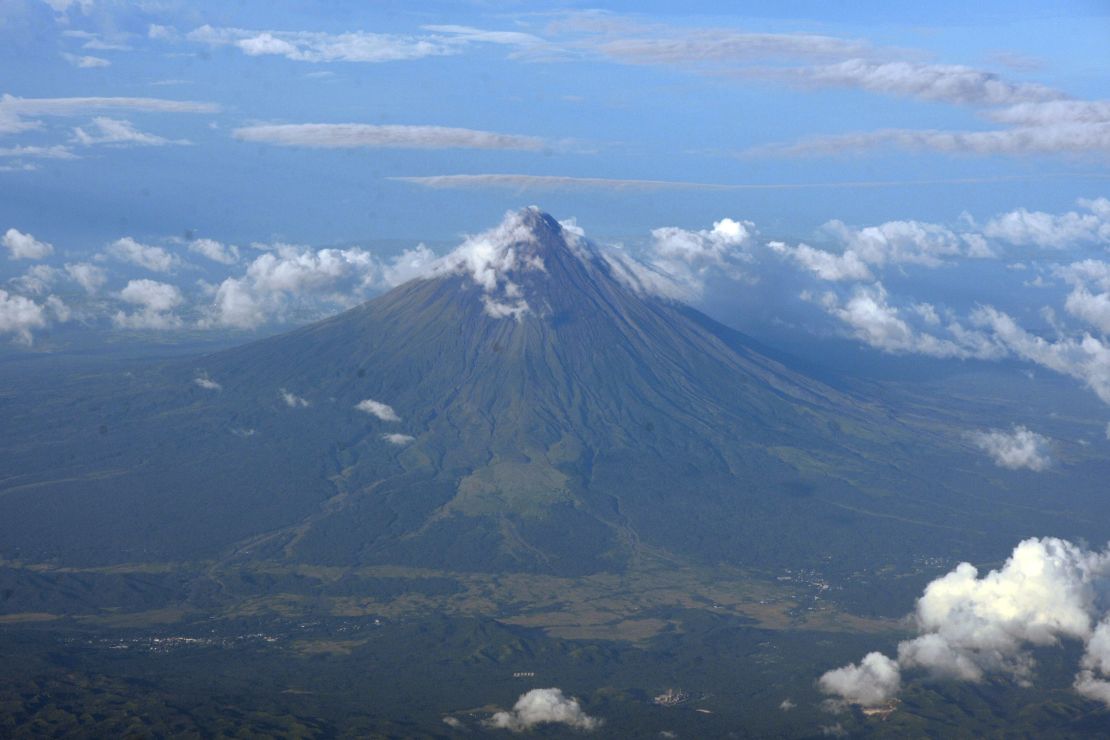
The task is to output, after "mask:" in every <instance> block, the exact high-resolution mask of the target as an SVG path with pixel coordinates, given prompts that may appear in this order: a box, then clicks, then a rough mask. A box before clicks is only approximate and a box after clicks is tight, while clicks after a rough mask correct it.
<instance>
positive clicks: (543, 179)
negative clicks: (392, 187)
mask: <svg viewBox="0 0 1110 740" xmlns="http://www.w3.org/2000/svg"><path fill="white" fill-rule="evenodd" d="M389 179H391V180H396V181H398V182H407V183H411V184H413V185H420V186H422V187H426V188H436V189H470V188H509V189H512V190H521V191H523V190H570V189H606V190H730V189H732V188H733V187H734V186H731V185H717V184H713V183H707V182H687V181H681V180H638V179H620V178H610V177H565V176H561V175H520V174H506V173H503V174H481V175H430V176H426V177H391V178H389Z"/></svg>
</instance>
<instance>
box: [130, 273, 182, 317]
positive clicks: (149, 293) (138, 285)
mask: <svg viewBox="0 0 1110 740" xmlns="http://www.w3.org/2000/svg"><path fill="white" fill-rule="evenodd" d="M119 296H120V298H121V299H123V300H125V301H127V302H128V303H131V304H133V305H136V306H141V307H142V308H147V309H150V310H152V311H170V310H173V309H174V308H176V307H177V306H179V305H181V302H182V300H183V299H182V297H181V291H180V290H178V289H177V286H175V285H169V284H168V283H160V282H158V281H156V280H129V281H128V282H127V286H126V287H125V288H124V289H123V290H121V291H120V294H119Z"/></svg>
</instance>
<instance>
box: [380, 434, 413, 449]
mask: <svg viewBox="0 0 1110 740" xmlns="http://www.w3.org/2000/svg"><path fill="white" fill-rule="evenodd" d="M382 439H384V440H385V441H386V442H389V443H390V444H391V445H397V446H398V447H404V446H405V445H407V444H408V443H410V442H412V441H413V440H414V439H416V437H413V436H412V435H411V434H383V435H382Z"/></svg>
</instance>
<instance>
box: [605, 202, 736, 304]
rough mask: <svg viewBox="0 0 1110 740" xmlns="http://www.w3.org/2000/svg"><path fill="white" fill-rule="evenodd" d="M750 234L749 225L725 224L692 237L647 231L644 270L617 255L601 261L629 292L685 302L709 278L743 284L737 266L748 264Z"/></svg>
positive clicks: (675, 230) (673, 229)
mask: <svg viewBox="0 0 1110 740" xmlns="http://www.w3.org/2000/svg"><path fill="white" fill-rule="evenodd" d="M755 234H756V229H755V224H753V223H752V222H751V221H736V220H733V219H731V218H723V219H721V220H720V221H716V222H715V223H714V224H713V228H711V229H699V230H697V231H691V230H688V229H683V228H679V227H677V226H665V227H662V228H658V229H652V232H651V241H650V242H649V243H648V245H647V247H646V249H645V250H644V253H643V262H645V263H647V264H646V266H644V265H637V264H635V262H634V261H632V259H631V258H630V257H624V256H622V255H621V254H620V253H613V254H611V255H610V254H606V258H607V259H609V261H610V263H611V264H614V265H616V266H617V269H618V276H620V277H622V278H624V279H625V281H626V282H630V284H631V285H632V286H633V287H635V288H638V289H648V290H649V291H650V292H660V293H662V294H663V295H667V296H669V297H672V298H683V299H690V298H696V297H698V296H699V295H700V294H701V292H702V290H703V289H704V287H705V281H706V279H707V277H708V276H709V274H710V273H712V272H717V273H720V274H723V275H726V276H728V277H730V278H732V279H743V277H744V273H743V271H742V269H741V265H742V264H744V263H747V262H750V261H751V259H752V257H751V253H750V248H751V246H752V245H753V244H754V237H755ZM645 267H646V268H647V269H645Z"/></svg>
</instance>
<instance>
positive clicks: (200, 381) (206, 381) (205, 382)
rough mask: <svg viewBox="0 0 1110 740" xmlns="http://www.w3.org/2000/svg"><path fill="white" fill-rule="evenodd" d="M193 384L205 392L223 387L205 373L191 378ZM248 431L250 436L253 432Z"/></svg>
mask: <svg viewBox="0 0 1110 740" xmlns="http://www.w3.org/2000/svg"><path fill="white" fill-rule="evenodd" d="M193 382H194V383H196V384H197V385H199V386H200V387H201V388H204V389H205V390H209V391H219V390H223V386H222V385H220V384H219V383H217V382H216V381H214V380H212V379H211V378H209V377H208V374H207V373H204V374H201V375H198V376H197V377H195V378H193ZM248 431H250V432H251V434H253V433H254V431H253V430H248Z"/></svg>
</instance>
